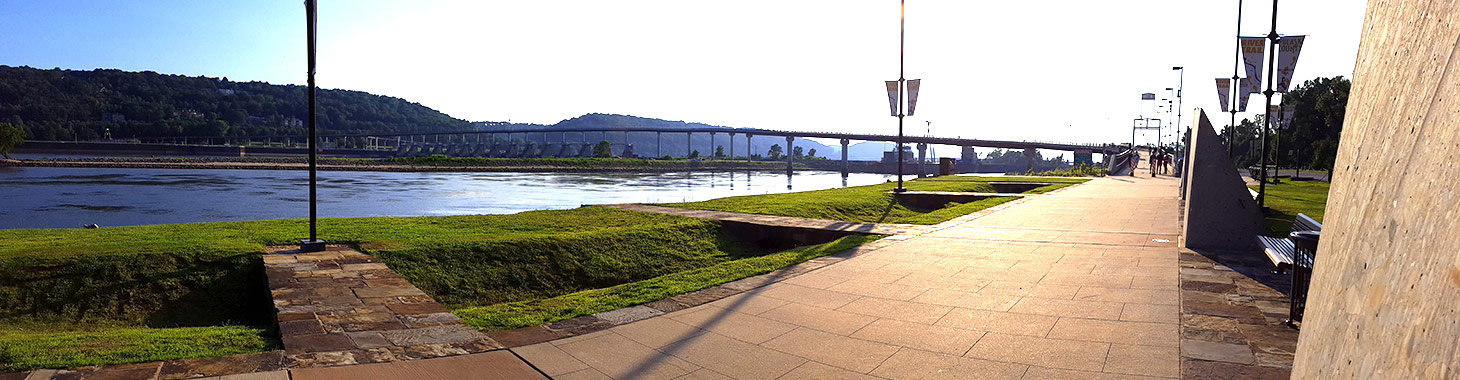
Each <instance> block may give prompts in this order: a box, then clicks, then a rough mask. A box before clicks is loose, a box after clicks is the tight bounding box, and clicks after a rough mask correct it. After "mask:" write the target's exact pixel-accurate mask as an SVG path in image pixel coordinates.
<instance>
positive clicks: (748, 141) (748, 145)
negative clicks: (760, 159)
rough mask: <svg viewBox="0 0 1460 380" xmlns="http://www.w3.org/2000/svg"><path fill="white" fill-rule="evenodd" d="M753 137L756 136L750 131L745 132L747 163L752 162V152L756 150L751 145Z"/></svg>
mask: <svg viewBox="0 0 1460 380" xmlns="http://www.w3.org/2000/svg"><path fill="white" fill-rule="evenodd" d="M752 137H755V136H752V135H751V134H749V133H746V134H745V163H747V164H749V163H750V156H751V153H752V152H754V150H753V149H751V146H750V140H752Z"/></svg>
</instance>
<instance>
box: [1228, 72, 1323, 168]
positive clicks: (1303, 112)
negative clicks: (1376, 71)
mask: <svg viewBox="0 0 1460 380" xmlns="http://www.w3.org/2000/svg"><path fill="white" fill-rule="evenodd" d="M1349 86H1350V82H1349V80H1348V79H1346V78H1344V77H1342V76H1336V77H1332V78H1317V79H1312V80H1308V81H1306V82H1303V84H1301V85H1298V86H1297V87H1296V88H1293V89H1292V90H1291V91H1289V92H1288V93H1287V94H1286V95H1284V96H1283V101H1282V105H1283V106H1285V107H1288V109H1291V110H1293V111H1294V113H1293V120H1292V122H1291V125H1290V126H1289V127H1288V128H1287V129H1276V128H1277V123H1276V121H1278V120H1280V118H1281V115H1280V114H1275V115H1273V119H1274V123H1273V124H1274V125H1273V128H1274V129H1273V130H1272V131H1271V132H1270V134H1269V135H1268V151H1269V160H1268V163H1269V164H1273V163H1274V161H1276V163H1278V164H1281V165H1282V166H1283V167H1299V168H1308V169H1318V170H1332V169H1333V162H1334V160H1335V159H1336V158H1337V154H1338V139H1339V135H1340V133H1341V132H1342V131H1343V118H1344V109H1345V108H1346V107H1347V106H1348V93H1349ZM1259 108H1260V107H1259ZM1264 120H1265V119H1264V116H1263V115H1257V116H1255V117H1253V118H1251V119H1242V121H1241V122H1238V123H1237V125H1236V126H1235V127H1234V128H1233V129H1232V132H1233V133H1232V142H1233V143H1234V144H1235V145H1233V146H1232V149H1233V151H1234V157H1233V160H1234V162H1235V163H1236V164H1237V166H1238V167H1240V168H1245V167H1250V166H1254V165H1258V164H1259V163H1260V162H1261V159H1262V154H1261V151H1262V135H1261V131H1262V129H1261V127H1262V125H1263V121H1264ZM1222 138H1223V139H1226V138H1227V134H1226V133H1225V132H1224V133H1223V134H1222Z"/></svg>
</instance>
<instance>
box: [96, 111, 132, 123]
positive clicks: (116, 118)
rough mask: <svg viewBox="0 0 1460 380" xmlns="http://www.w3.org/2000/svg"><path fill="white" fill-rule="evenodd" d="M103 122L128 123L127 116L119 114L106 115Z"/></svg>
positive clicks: (102, 119) (102, 118) (103, 116)
mask: <svg viewBox="0 0 1460 380" xmlns="http://www.w3.org/2000/svg"><path fill="white" fill-rule="evenodd" d="M101 121H105V122H112V123H115V122H121V121H127V116H126V115H122V114H119V113H105V114H102V115H101Z"/></svg>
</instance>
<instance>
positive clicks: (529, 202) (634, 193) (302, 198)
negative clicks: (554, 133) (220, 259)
mask: <svg viewBox="0 0 1460 380" xmlns="http://www.w3.org/2000/svg"><path fill="white" fill-rule="evenodd" d="M781 175H783V174H782V173H779V172H742V173H736V172H734V171H725V172H723V174H722V173H721V172H700V173H691V172H675V173H391V172H320V174H319V179H320V182H319V184H320V187H319V191H320V203H319V210H320V211H319V212H320V215H321V216H324V217H333V216H403V215H462V214H507V213H515V212H520V211H527V210H541V209H566V208H575V207H578V206H580V205H583V204H606V203H632V202H685V201H701V200H708V199H714V198H721V197H727V196H735V195H752V194H767V193H779V192H786V191H791V190H793V189H794V190H797V191H804V190H816V189H826V188H832V187H838V186H858V185H866V184H873V183H881V182H885V181H887V180H889V179H890V178H892V177H891V176H888V175H882V174H866V173H853V174H850V175H847V176H843V175H842V174H841V173H838V172H828V171H800V172H795V173H787V174H784V175H785V176H786V179H785V184H786V186H785V187H784V188H782V187H781V186H779V185H778V183H779V181H778V180H777V179H776V178H774V177H778V176H781ZM741 177H743V179H742V178H741ZM838 179H840V181H838ZM793 180H794V185H795V186H794V187H793V186H792V185H793ZM307 181H308V174H307V172H303V171H278V170H188V169H175V170H174V169H88V168H0V198H3V199H5V200H6V201H5V205H6V207H0V228H70V227H77V226H80V225H82V224H88V223H95V224H100V225H102V226H123V225H138V224H161V223H188V222H209V221H229V220H258V219H278V218H303V217H307V216H308V209H307V207H308V204H307V203H306V202H307V201H308V194H307V183H308V182H307ZM736 181H743V182H742V183H741V184H740V186H736V185H737V184H736Z"/></svg>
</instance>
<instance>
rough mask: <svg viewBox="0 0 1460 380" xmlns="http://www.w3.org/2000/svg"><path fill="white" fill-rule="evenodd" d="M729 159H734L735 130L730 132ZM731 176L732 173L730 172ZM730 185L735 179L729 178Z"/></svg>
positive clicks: (732, 184)
mask: <svg viewBox="0 0 1460 380" xmlns="http://www.w3.org/2000/svg"><path fill="white" fill-rule="evenodd" d="M729 145H730V159H732V160H733V159H735V132H730V144H729ZM731 175H732V176H733V175H734V174H731ZM730 183H731V186H734V183H735V179H734V178H731V179H730Z"/></svg>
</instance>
